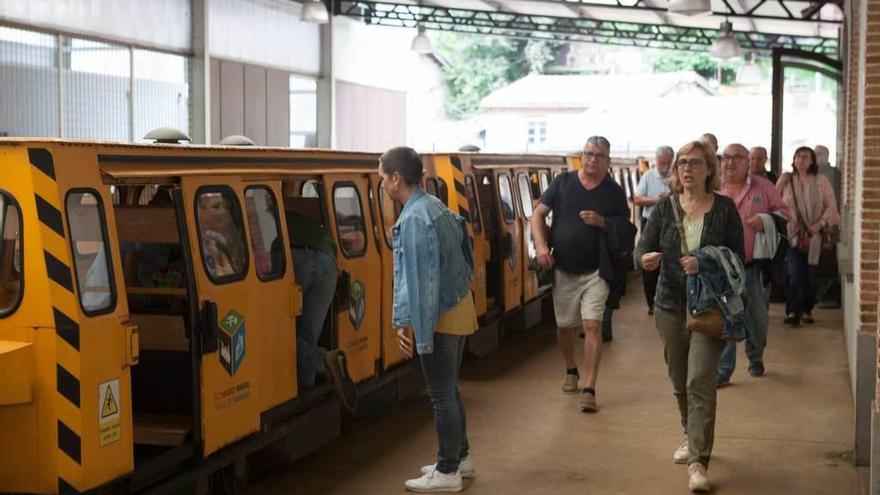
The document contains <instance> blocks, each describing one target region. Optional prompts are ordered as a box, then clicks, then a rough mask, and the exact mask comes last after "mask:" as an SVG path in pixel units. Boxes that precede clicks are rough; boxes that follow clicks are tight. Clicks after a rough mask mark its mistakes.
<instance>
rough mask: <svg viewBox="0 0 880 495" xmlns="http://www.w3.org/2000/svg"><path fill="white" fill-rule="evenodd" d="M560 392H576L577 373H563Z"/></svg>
mask: <svg viewBox="0 0 880 495" xmlns="http://www.w3.org/2000/svg"><path fill="white" fill-rule="evenodd" d="M562 393H563V394H576V393H578V376H577V375H565V383H563V384H562Z"/></svg>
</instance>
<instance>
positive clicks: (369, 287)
mask: <svg viewBox="0 0 880 495" xmlns="http://www.w3.org/2000/svg"><path fill="white" fill-rule="evenodd" d="M324 177H325V184H326V187H327V193H328V194H327V195H326V196H325V197H327V199H328V205H327V206H328V209H327V211H328V212H330V224H329V227H330V228H332V229H333V231H334V232H335V234H336V235H335V238H336V239H337V243H338V248H339V249H337V255H336V256H337V260H338V264H339V273H340V280H339V282H338V283H337V286H336V295H337V296H336V310H337V313H336V328H337V338H338V345H339V348H340V349H342V350H343V351H344V352H345V356H346V359H347V361H348V371H349V374H350V375H351V378H352V380H353V381H354V382H361V381H364V380H366V379H368V378H371V377H372V376H374V375H375V373H376V364H377V361H378V360H379V359H380V357H381V356H382V341H381V335H382V331H381V329H382V325H381V322H380V317H381V308H382V304H381V303H380V301H381V299H382V271H381V269H380V266H381V259H380V255H379V252H378V251H377V248H376V243H375V242H373V239H374V234H375V233H377V232H376V230H374V228H377V227H374V225H373V220H372V215H371V214H370V212H371V211H372V208H373V206H372V204H371V203H370V194H369V192H370V179H369V177H368V176H366V175H361V174H327V175H325V176H324Z"/></svg>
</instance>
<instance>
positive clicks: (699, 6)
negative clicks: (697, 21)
mask: <svg viewBox="0 0 880 495" xmlns="http://www.w3.org/2000/svg"><path fill="white" fill-rule="evenodd" d="M668 10H669V13H670V14H678V15H687V16H697V15H706V14H711V13H712V2H711V0H669V9H668Z"/></svg>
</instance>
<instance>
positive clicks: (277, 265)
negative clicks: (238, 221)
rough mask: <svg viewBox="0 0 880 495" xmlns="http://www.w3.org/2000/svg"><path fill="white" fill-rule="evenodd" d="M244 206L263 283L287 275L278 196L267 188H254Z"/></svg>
mask: <svg viewBox="0 0 880 495" xmlns="http://www.w3.org/2000/svg"><path fill="white" fill-rule="evenodd" d="M244 203H245V209H246V210H247V217H248V228H249V229H250V232H251V248H252V249H253V250H254V267H255V268H256V269H257V276H258V277H259V278H260V280H263V281H268V280H273V279H276V278H278V277H280V276H281V275H283V274H284V242H283V240H282V238H281V226H280V224H279V223H278V206H277V204H276V202H275V195H274V194H272V191H271V190H270V189H269V188H267V187H250V188H248V189H247V191H246V192H245V195H244Z"/></svg>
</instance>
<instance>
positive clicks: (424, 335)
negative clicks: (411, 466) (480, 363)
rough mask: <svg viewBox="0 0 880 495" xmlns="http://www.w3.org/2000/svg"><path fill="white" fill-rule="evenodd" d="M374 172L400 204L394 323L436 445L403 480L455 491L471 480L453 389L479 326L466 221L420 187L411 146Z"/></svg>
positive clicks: (386, 157) (460, 407)
mask: <svg viewBox="0 0 880 495" xmlns="http://www.w3.org/2000/svg"><path fill="white" fill-rule="evenodd" d="M379 175H380V176H381V178H382V187H383V188H384V189H385V191H386V192H387V193H388V195H389V196H390V197H391V198H392V199H394V200H395V201H398V202H399V203H401V204H403V211H402V212H401V213H400V218H398V220H397V223H395V224H394V227H393V228H392V232H393V247H394V290H393V293H394V302H393V308H394V309H393V314H392V324H393V326H394V328H395V330H396V331H397V336H398V340H399V342H400V349H401V352H402V353H403V354H404V356H406V357H407V358H412V357H413V355H414V354H413V352H414V351H415V352H416V353H417V354H418V355H419V360H420V361H421V364H422V371H423V372H424V375H425V383H426V384H427V386H428V395H429V396H430V398H431V403H432V404H433V406H434V423H435V426H436V429H437V439H438V442H439V444H440V445H439V449H438V453H437V462H436V463H435V464H429V465H427V466H423V467H422V469H421V472H422V476H421V477H420V478H415V479H411V480H408V481H407V482H406V483H405V487H406V489H407V490H411V491H416V492H455V491H461V489H462V482H461V479H462V477H465V478H468V477H473V476H474V464H473V460H472V459H471V458H470V457H469V452H468V451H469V446H468V440H467V426H466V422H465V412H464V402H463V401H462V398H461V393H460V392H459V390H458V372H459V369H460V368H461V360H462V356H463V355H464V343H465V337H466V336H467V335H469V334H471V333H473V332H474V331H475V330H476V328H477V321H476V320H477V318H476V312H475V310H474V302H473V297H472V296H471V292H470V287H471V275H472V273H473V259H472V253H471V243H470V239H469V238H468V234H467V224H466V222H465V220H464V219H463V218H461V217H460V216H458V215H455V214H453V213H452V212H451V211H449V209H448V208H446V206H445V205H444V204H443V203H442V202H440V200H439V199H437V198H435V197H434V196H430V195H428V194H426V193H425V191H424V190H422V188H421V187H419V184H420V182H421V178H422V159H421V157H420V156H419V154H418V153H416V152H415V151H414V150H412V149H411V148H405V147H401V148H393V149H391V150H388V151H387V152H385V154H383V155H382V157H381V159H380V162H379ZM441 279H442V280H441ZM441 282H442V283H441ZM409 328H412V333H410V332H409V330H408V329H409ZM413 337H414V339H413ZM413 344H415V345H413Z"/></svg>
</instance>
